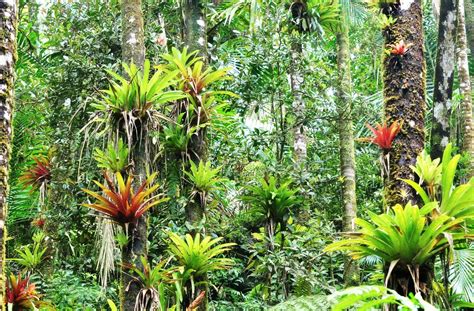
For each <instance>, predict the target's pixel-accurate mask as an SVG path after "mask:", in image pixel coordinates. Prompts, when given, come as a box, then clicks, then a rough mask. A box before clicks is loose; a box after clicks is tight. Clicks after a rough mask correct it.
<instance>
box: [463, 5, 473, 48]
mask: <svg viewBox="0 0 474 311" xmlns="http://www.w3.org/2000/svg"><path fill="white" fill-rule="evenodd" d="M464 16H465V23H466V34H467V42H468V47H469V50H470V54H471V55H474V3H473V1H472V0H464Z"/></svg>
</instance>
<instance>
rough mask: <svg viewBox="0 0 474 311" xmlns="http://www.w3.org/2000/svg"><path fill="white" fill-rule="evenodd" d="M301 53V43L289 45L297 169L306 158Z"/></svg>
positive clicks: (294, 147) (294, 148)
mask: <svg viewBox="0 0 474 311" xmlns="http://www.w3.org/2000/svg"><path fill="white" fill-rule="evenodd" d="M298 39H299V38H298ZM302 52H303V49H302V46H301V43H300V42H293V43H292V45H291V75H290V79H291V92H292V95H293V113H294V114H295V125H294V140H293V150H294V156H295V161H296V164H297V165H298V167H301V166H303V165H304V164H305V161H306V156H307V152H306V150H307V147H306V134H305V132H304V119H305V102H304V99H303V91H302V87H303V82H304V78H303V75H302V74H301V63H302Z"/></svg>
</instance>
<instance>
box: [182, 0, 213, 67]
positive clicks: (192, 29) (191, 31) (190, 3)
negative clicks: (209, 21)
mask: <svg viewBox="0 0 474 311" xmlns="http://www.w3.org/2000/svg"><path fill="white" fill-rule="evenodd" d="M203 4H204V1H202V0H182V15H183V28H182V37H183V42H184V45H185V46H187V47H188V50H189V51H196V50H197V51H199V55H200V56H202V57H203V58H204V59H206V58H207V33H206V32H207V28H206V14H205V11H204V6H203Z"/></svg>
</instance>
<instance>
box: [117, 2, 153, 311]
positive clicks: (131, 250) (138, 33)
mask: <svg viewBox="0 0 474 311" xmlns="http://www.w3.org/2000/svg"><path fill="white" fill-rule="evenodd" d="M141 6H142V1H141V0H123V1H122V61H123V62H125V63H130V62H131V63H134V64H135V65H137V66H138V67H143V64H144V62H145V44H144V41H145V39H144V25H143V12H142V7H141ZM144 128H146V126H145V125H144V124H141V123H140V120H137V127H136V129H135V131H136V133H134V135H133V136H134V142H135V144H134V145H133V150H131V155H132V158H133V163H134V175H135V180H136V181H137V182H136V183H135V187H137V186H138V185H139V184H140V183H141V181H143V180H144V179H145V178H146V169H145V167H146V160H145V142H144V141H145V137H144V136H143V135H146V134H147V133H141V131H142V130H143V129H144ZM142 134H143V135H142ZM125 139H126V138H125ZM128 235H129V243H128V245H127V246H126V247H124V249H123V253H122V260H123V261H124V262H126V263H133V264H135V265H136V266H138V267H140V266H141V261H140V256H143V255H146V254H147V218H146V215H144V216H142V217H140V219H139V220H138V222H137V224H130V226H129V228H128ZM122 280H123V284H122V286H123V290H124V291H123V297H121V298H122V303H121V308H122V310H126V311H128V310H133V309H134V307H135V301H136V297H137V295H138V293H139V292H140V289H141V287H140V285H139V284H138V283H137V282H133V278H132V277H131V275H130V273H128V271H127V272H126V273H123V279H122Z"/></svg>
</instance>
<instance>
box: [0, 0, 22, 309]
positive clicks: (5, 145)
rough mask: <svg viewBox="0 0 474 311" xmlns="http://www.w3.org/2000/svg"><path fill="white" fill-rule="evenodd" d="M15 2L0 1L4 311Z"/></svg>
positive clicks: (0, 280) (0, 282) (0, 297)
mask: <svg viewBox="0 0 474 311" xmlns="http://www.w3.org/2000/svg"><path fill="white" fill-rule="evenodd" d="M17 10H18V7H17V3H16V1H7V0H0V30H1V32H0V41H1V42H2V45H1V47H0V90H1V94H0V239H1V244H0V245H1V246H0V302H1V304H2V306H3V307H2V310H5V304H4V303H3V302H4V297H5V282H6V277H5V260H6V249H5V248H6V244H5V243H6V238H7V230H6V220H7V197H8V190H9V185H8V182H9V181H8V173H9V162H10V153H11V142H12V136H13V128H12V114H13V106H14V100H15V97H14V82H15V79H14V74H15V61H16V33H17V23H18V20H17V14H18V12H17Z"/></svg>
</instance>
